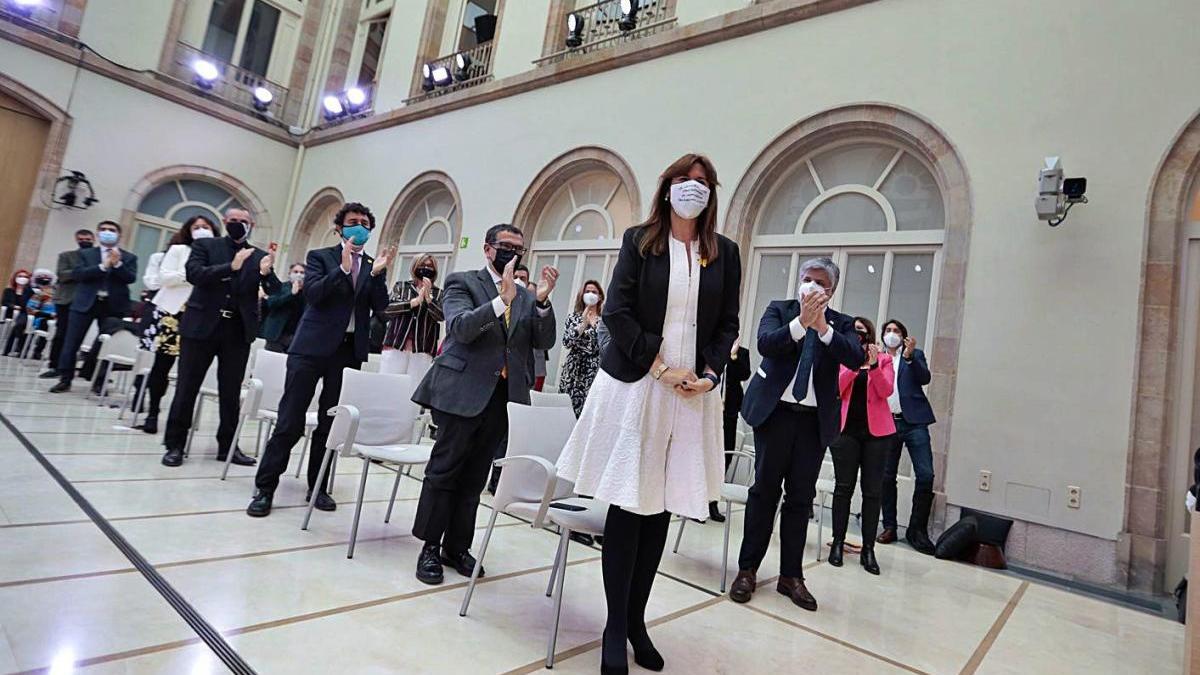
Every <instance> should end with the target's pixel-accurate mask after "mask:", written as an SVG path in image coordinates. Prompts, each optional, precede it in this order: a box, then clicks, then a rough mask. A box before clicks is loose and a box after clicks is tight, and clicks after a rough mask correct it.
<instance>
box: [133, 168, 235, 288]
mask: <svg viewBox="0 0 1200 675" xmlns="http://www.w3.org/2000/svg"><path fill="white" fill-rule="evenodd" d="M244 208H246V207H245V206H244V205H243V204H242V202H241V201H240V200H239V199H238V198H237V197H236V196H235V195H234V194H233V192H232V191H230V190H229V189H228V188H225V187H222V186H220V185H218V184H216V183H210V182H207V181H202V180H197V179H194V178H178V179H170V180H167V181H165V182H163V183H160V184H159V185H157V186H155V187H154V189H152V190H150V191H149V192H148V193H146V196H145V197H143V198H142V200H141V202H139V203H138V207H137V213H136V214H135V215H134V231H133V237H132V239H128V240H127V241H130V242H132V249H133V252H134V253H135V254H137V257H138V260H139V261H140V263H141V266H142V270H140V271H145V265H146V263H147V262H148V261H149V260H150V256H151V255H153V254H154V253H155V252H157V251H162V250H163V249H165V248H166V247H167V242H169V241H170V240H171V237H173V236H175V233H176V232H178V231H179V227H180V226H181V225H183V223H184V222H186V221H187V219H189V218H191V217H192V216H195V215H201V216H206V217H207V218H208V219H209V220H212V221H213V222H214V223H217V224H220V222H221V220H222V215H221V214H222V213H224V212H225V210H226V209H244ZM141 287H142V280H141V275H140V274H139V277H138V280H137V282H136V283H135V285H134V289H135V290H138V291H140V290H141Z"/></svg>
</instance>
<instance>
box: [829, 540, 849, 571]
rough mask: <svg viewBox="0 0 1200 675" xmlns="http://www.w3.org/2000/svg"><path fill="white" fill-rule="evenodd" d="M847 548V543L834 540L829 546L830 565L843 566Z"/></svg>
mask: <svg viewBox="0 0 1200 675" xmlns="http://www.w3.org/2000/svg"><path fill="white" fill-rule="evenodd" d="M845 547H846V542H844V541H842V540H841V539H834V540H833V543H832V544H830V546H829V564H830V565H833V566H834V567H841V566H842V556H843V554H844V551H843V549H845Z"/></svg>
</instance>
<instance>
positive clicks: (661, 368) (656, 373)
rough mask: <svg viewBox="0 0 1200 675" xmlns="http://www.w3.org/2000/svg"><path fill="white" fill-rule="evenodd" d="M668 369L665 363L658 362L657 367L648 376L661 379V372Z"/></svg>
mask: <svg viewBox="0 0 1200 675" xmlns="http://www.w3.org/2000/svg"><path fill="white" fill-rule="evenodd" d="M668 370H670V368H668V367H667V364H665V363H660V364H659V365H658V367H657V368H655V369H654V372H653V373H651V374H650V376H651V377H653V378H654V379H656V380H661V379H662V376H663V373H665V372H667V371H668Z"/></svg>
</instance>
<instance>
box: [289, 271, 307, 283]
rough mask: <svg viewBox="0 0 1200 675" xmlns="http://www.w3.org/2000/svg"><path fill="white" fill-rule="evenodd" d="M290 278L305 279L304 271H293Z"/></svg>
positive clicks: (295, 279) (294, 279) (293, 279)
mask: <svg viewBox="0 0 1200 675" xmlns="http://www.w3.org/2000/svg"><path fill="white" fill-rule="evenodd" d="M288 279H291V280H292V281H304V272H292V273H291V274H289V275H288Z"/></svg>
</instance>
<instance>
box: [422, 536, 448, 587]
mask: <svg viewBox="0 0 1200 675" xmlns="http://www.w3.org/2000/svg"><path fill="white" fill-rule="evenodd" d="M443 579H444V576H443V574H442V561H441V555H440V552H439V547H438V545H437V544H425V547H424V548H422V549H421V555H420V556H418V557H417V581H420V582H421V583H423V584H429V585H430V586H437V585H438V584H440V583H442V580H443Z"/></svg>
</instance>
